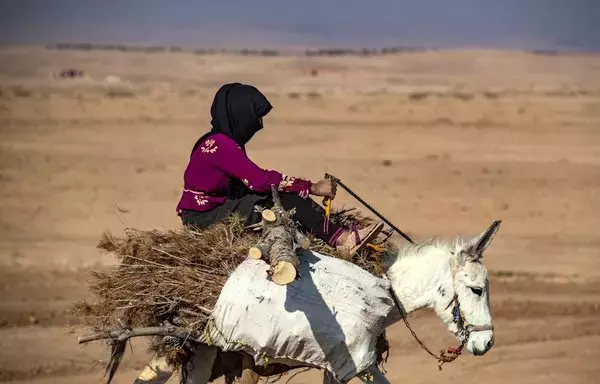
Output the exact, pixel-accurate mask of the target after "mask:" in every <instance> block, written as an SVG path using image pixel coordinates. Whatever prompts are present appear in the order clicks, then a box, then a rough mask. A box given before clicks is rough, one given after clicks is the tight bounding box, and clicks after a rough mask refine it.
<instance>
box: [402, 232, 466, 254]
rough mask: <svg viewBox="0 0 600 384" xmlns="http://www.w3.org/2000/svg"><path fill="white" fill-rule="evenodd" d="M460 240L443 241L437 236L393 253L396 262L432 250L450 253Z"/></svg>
mask: <svg viewBox="0 0 600 384" xmlns="http://www.w3.org/2000/svg"><path fill="white" fill-rule="evenodd" d="M462 241H463V240H462V239H457V240H456V242H454V243H452V242H451V241H447V240H444V239H442V238H440V237H439V236H434V237H432V238H430V239H427V240H422V241H416V242H415V243H414V244H406V245H404V246H402V247H400V248H398V250H397V251H396V252H395V256H396V258H397V259H398V260H400V259H404V258H406V257H421V256H423V255H425V254H427V253H428V252H429V251H430V250H431V249H432V248H437V249H442V250H447V251H451V250H452V249H453V248H454V246H455V244H457V243H458V242H462Z"/></svg>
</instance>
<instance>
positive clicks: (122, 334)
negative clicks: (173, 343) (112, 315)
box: [78, 327, 196, 344]
mask: <svg viewBox="0 0 600 384" xmlns="http://www.w3.org/2000/svg"><path fill="white" fill-rule="evenodd" d="M141 336H173V337H177V338H180V339H187V338H189V336H194V338H196V335H195V333H194V332H190V331H187V330H185V329H182V328H177V327H140V328H131V329H117V330H114V331H109V332H100V333H95V334H92V335H87V336H80V337H79V339H78V341H79V344H83V343H89V342H90V341H96V340H106V339H111V340H114V341H119V342H123V341H126V340H129V339H130V338H132V337H141Z"/></svg>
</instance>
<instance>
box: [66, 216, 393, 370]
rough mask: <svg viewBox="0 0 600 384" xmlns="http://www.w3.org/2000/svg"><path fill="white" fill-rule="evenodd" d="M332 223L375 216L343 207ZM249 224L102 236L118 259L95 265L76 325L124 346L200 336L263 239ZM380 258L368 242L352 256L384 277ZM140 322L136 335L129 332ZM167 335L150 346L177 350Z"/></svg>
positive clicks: (313, 243) (323, 248) (317, 246)
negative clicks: (143, 339) (134, 340)
mask: <svg viewBox="0 0 600 384" xmlns="http://www.w3.org/2000/svg"><path fill="white" fill-rule="evenodd" d="M331 221H332V222H337V223H339V224H342V225H343V226H348V225H349V223H350V222H351V221H354V222H356V223H358V226H359V227H360V226H363V225H366V224H368V222H369V219H367V218H365V217H362V216H360V215H358V214H356V213H355V212H354V211H352V210H345V211H338V212H334V213H332V216H331ZM243 223H244V220H243V219H242V218H240V217H237V216H232V217H231V218H230V219H228V220H227V221H225V222H223V223H219V224H216V225H213V226H211V227H210V228H208V229H205V230H198V231H196V230H191V229H188V228H185V227H182V228H179V229H177V230H168V231H158V230H151V231H140V230H134V229H128V230H126V231H125V236H124V237H115V236H113V235H112V234H110V233H105V234H103V236H102V238H101V240H100V242H99V244H98V247H99V248H100V249H102V250H104V251H107V252H111V253H114V254H115V255H116V256H117V257H118V258H119V259H120V263H119V264H118V265H116V266H114V267H107V268H106V269H104V270H102V271H94V272H93V273H92V277H91V280H90V291H91V293H92V296H93V300H92V301H85V302H79V303H77V304H75V305H74V307H73V308H72V310H71V315H72V316H71V318H72V324H73V325H74V326H78V327H85V328H89V329H91V330H93V331H94V332H96V336H92V337H89V338H87V339H86V340H85V341H82V340H81V339H80V342H87V341H91V340H99V339H111V340H112V341H115V342H116V341H117V339H118V340H119V341H122V342H121V343H120V344H124V341H126V340H127V339H128V338H129V337H132V336H157V335H159V334H160V335H161V336H175V337H174V338H173V339H174V340H176V339H177V338H180V339H181V338H182V337H184V338H189V339H194V338H197V337H198V336H199V335H201V332H202V330H203V329H204V326H205V324H206V322H207V320H208V318H209V317H210V314H211V310H212V308H213V306H214V305H215V303H216V301H217V298H218V297H219V294H220V292H221V289H222V288H223V286H224V284H225V282H226V280H227V279H228V277H229V275H230V274H231V272H232V271H233V270H234V269H235V268H236V267H237V266H238V265H239V264H240V263H241V262H242V261H243V260H244V259H245V258H246V257H247V255H248V250H249V249H250V248H251V247H252V246H254V245H256V244H257V242H258V241H259V240H260V238H261V235H260V233H257V232H253V231H250V230H248V229H247V228H244V225H243ZM309 238H310V246H309V248H310V249H311V250H313V251H316V252H319V253H323V254H329V255H332V256H339V255H337V253H336V251H335V249H334V248H332V247H330V246H329V245H327V244H325V243H324V242H322V241H320V240H318V239H316V238H314V237H312V236H309ZM378 256H379V253H378V252H376V251H374V250H372V249H371V248H366V249H364V250H363V251H362V252H360V253H359V254H357V255H354V256H353V257H352V259H351V260H350V261H351V262H353V263H355V264H357V265H358V266H360V267H362V268H364V269H365V270H367V271H369V272H371V273H374V274H377V275H379V274H381V272H382V270H381V265H380V260H379V257H378ZM134 328H136V329H137V331H138V333H137V334H131V333H123V332H124V330H131V329H134ZM182 331H184V333H182ZM164 340H165V338H163V337H155V338H154V339H153V341H152V343H151V348H152V349H154V350H155V351H157V350H158V351H160V352H162V353H172V352H173V348H175V349H177V348H179V347H181V345H179V346H177V345H175V346H172V348H171V350H169V349H168V347H167V348H166V347H165V345H164ZM116 344H117V343H113V346H114V345H116ZM176 344H177V343H176ZM120 348H123V346H122V345H121V347H120ZM165 348H166V349H167V350H166V351H165ZM114 353H115V351H113V354H114ZM115 368H116V367H115Z"/></svg>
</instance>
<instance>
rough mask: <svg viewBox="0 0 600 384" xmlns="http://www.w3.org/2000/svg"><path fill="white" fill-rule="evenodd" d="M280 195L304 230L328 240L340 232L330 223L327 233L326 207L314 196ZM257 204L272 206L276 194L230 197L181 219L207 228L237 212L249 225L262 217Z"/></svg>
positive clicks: (337, 227)
mask: <svg viewBox="0 0 600 384" xmlns="http://www.w3.org/2000/svg"><path fill="white" fill-rule="evenodd" d="M279 197H280V199H281V205H283V208H284V209H285V210H290V209H292V208H296V214H295V216H294V219H296V221H297V222H298V223H299V224H300V226H301V227H302V228H303V229H304V231H306V232H311V233H312V234H314V235H315V236H316V237H318V238H319V239H321V240H323V241H325V242H329V241H330V240H331V239H332V236H333V235H334V234H336V233H338V229H339V228H340V227H339V226H338V225H335V224H334V223H329V228H328V231H327V233H325V232H324V227H323V225H324V222H325V210H324V209H323V207H321V206H320V205H319V204H317V203H316V202H315V201H314V200H313V199H311V198H306V199H303V198H301V197H300V196H298V195H296V194H293V193H280V194H279ZM255 205H260V206H262V207H265V208H271V207H272V206H273V198H272V197H271V196H266V195H255V194H248V195H246V196H243V197H241V198H239V199H228V200H227V201H226V202H225V203H224V204H223V205H220V206H218V207H216V208H214V209H212V210H210V211H207V212H198V211H192V210H184V211H183V213H182V214H181V220H182V221H183V224H184V225H186V226H190V227H195V228H199V229H204V228H207V227H208V226H210V225H211V224H215V223H218V222H221V221H223V220H225V219H226V218H227V217H229V216H230V215H231V214H233V213H237V214H239V215H241V216H242V217H245V218H246V225H250V224H255V223H258V222H260V220H261V217H260V214H259V213H258V212H255V211H254V206H255Z"/></svg>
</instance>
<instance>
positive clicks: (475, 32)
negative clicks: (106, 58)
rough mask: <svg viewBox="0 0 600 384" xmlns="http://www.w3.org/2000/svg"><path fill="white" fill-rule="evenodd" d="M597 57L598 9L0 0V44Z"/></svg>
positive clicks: (389, 1) (320, 0)
mask: <svg viewBox="0 0 600 384" xmlns="http://www.w3.org/2000/svg"><path fill="white" fill-rule="evenodd" d="M49 42H97V43H100V42H101V43H130V44H181V45H186V46H198V47H207V46H212V47H220V46H224V47H254V48H260V47H269V46H329V47H331V46H353V47H363V46H368V47H383V46H395V45H404V46H437V47H457V46H489V47H499V48H538V49H583V50H600V0H412V1H403V0H338V1H332V0H329V1H328V0H299V1H297V0H296V1H285V0H252V1H250V0H245V1H242V0H222V1H219V0H212V1H201V0H170V1H167V0H160V1H159V0H121V1H118V0H97V1H88V0H2V1H0V43H9V44H13V43H49Z"/></svg>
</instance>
